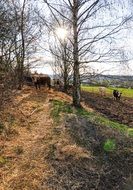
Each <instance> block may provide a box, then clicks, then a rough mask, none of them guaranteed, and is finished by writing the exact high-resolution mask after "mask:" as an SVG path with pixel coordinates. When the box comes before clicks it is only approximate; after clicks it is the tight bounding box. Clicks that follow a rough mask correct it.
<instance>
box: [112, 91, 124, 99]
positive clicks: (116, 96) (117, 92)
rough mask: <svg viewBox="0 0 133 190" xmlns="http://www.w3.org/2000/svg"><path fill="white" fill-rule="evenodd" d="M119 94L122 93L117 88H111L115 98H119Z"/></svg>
mask: <svg viewBox="0 0 133 190" xmlns="http://www.w3.org/2000/svg"><path fill="white" fill-rule="evenodd" d="M121 95H122V93H121V92H119V91H118V90H113V96H114V98H115V100H120V99H121Z"/></svg>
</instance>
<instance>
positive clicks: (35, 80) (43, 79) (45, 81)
mask: <svg viewBox="0 0 133 190" xmlns="http://www.w3.org/2000/svg"><path fill="white" fill-rule="evenodd" d="M24 80H25V82H26V84H28V85H34V86H35V88H36V89H40V88H41V86H46V85H47V86H48V88H49V89H50V88H51V78H50V77H49V76H48V75H44V74H40V75H39V74H37V73H35V74H31V75H30V76H25V77H24Z"/></svg>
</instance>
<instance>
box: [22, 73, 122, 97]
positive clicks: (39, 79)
mask: <svg viewBox="0 0 133 190" xmlns="http://www.w3.org/2000/svg"><path fill="white" fill-rule="evenodd" d="M24 80H25V82H26V84H28V85H34V86H35V88H36V90H37V89H40V88H41V86H47V87H48V88H49V89H51V87H53V86H54V87H57V89H60V85H61V82H60V80H59V79H53V80H52V79H51V78H50V77H49V76H48V75H38V74H32V75H30V76H25V77H24ZM99 93H100V95H101V96H105V95H106V88H105V87H99ZM121 95H122V93H121V92H119V91H118V90H113V97H114V99H115V100H120V99H121Z"/></svg>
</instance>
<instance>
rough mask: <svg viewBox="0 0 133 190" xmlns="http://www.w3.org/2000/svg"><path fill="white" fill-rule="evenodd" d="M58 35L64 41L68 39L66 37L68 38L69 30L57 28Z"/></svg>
mask: <svg viewBox="0 0 133 190" xmlns="http://www.w3.org/2000/svg"><path fill="white" fill-rule="evenodd" d="M56 35H57V36H58V38H60V39H61V40H64V39H65V38H66V36H67V30H66V29H65V28H57V29H56Z"/></svg>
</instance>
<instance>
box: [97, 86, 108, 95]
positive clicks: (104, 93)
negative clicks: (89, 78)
mask: <svg viewBox="0 0 133 190" xmlns="http://www.w3.org/2000/svg"><path fill="white" fill-rule="evenodd" d="M99 93H100V95H101V96H105V95H106V88H105V87H103V86H101V87H99Z"/></svg>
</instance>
